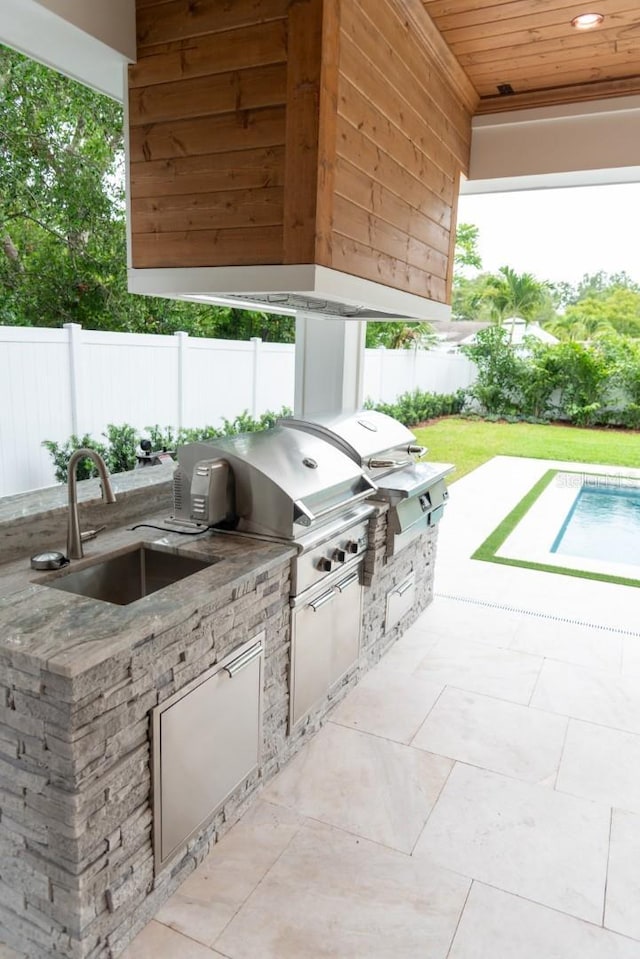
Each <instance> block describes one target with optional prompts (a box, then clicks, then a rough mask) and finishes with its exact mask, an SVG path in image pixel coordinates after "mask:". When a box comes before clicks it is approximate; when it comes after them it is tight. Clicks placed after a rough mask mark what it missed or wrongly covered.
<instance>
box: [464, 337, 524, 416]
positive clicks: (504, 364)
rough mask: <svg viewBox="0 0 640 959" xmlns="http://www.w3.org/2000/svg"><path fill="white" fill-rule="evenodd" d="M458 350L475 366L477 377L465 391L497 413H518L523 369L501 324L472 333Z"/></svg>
mask: <svg viewBox="0 0 640 959" xmlns="http://www.w3.org/2000/svg"><path fill="white" fill-rule="evenodd" d="M462 352H463V353H464V354H465V356H468V357H469V359H470V360H471V361H472V362H473V363H475V365H476V367H477V370H478V378H477V380H476V382H475V383H474V384H473V386H471V387H470V388H469V391H468V392H469V395H470V396H471V397H473V399H475V400H477V402H478V403H479V405H480V408H481V409H482V410H483V411H485V412H486V413H491V414H493V415H497V416H505V415H507V416H508V415H511V414H513V413H518V412H519V410H520V407H521V405H522V399H521V390H520V387H521V384H522V381H523V379H524V377H525V371H524V368H523V360H522V359H521V358H520V357H519V356H518V354H517V352H516V350H515V349H514V348H513V346H512V345H511V344H510V343H509V334H508V333H507V331H506V330H505V329H503V327H501V326H488V327H487V328H486V329H484V330H480V332H479V333H478V334H477V335H476V342H475V343H472V344H470V345H469V346H463V347H462Z"/></svg>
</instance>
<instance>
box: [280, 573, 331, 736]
mask: <svg viewBox="0 0 640 959" xmlns="http://www.w3.org/2000/svg"><path fill="white" fill-rule="evenodd" d="M336 599H337V593H336V591H335V590H334V589H333V588H331V589H329V590H326V591H325V592H324V593H321V594H320V595H319V596H317V597H316V598H315V599H312V600H311V602H309V603H306V604H305V605H304V606H300V607H299V608H298V609H296V610H295V612H294V614H293V618H292V629H293V634H292V643H291V691H290V695H291V705H290V725H291V726H295V724H296V723H297V722H299V721H300V720H301V719H302V717H303V716H305V715H306V714H307V713H308V712H309V710H310V709H311V707H312V706H313V705H315V703H317V702H318V701H319V700H320V699H322V698H323V697H324V695H325V694H326V692H327V688H328V686H329V673H330V668H331V667H330V663H331V642H330V636H331V627H332V620H333V610H332V607H333V604H334V603H335V601H336Z"/></svg>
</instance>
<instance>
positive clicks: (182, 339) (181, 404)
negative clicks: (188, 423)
mask: <svg viewBox="0 0 640 959" xmlns="http://www.w3.org/2000/svg"><path fill="white" fill-rule="evenodd" d="M173 335H174V336H177V337H178V357H177V359H178V423H177V427H178V429H179V430H181V429H182V427H183V426H184V409H185V395H184V392H185V388H186V382H187V376H186V371H187V349H188V348H189V334H188V333H184V332H183V331H182V330H179V331H177V332H176V333H174V334H173Z"/></svg>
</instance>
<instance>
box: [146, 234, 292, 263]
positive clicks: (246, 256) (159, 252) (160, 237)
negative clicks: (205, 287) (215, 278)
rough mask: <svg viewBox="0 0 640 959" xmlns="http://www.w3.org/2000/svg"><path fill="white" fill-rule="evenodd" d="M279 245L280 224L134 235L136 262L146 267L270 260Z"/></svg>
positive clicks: (280, 245)
mask: <svg viewBox="0 0 640 959" xmlns="http://www.w3.org/2000/svg"><path fill="white" fill-rule="evenodd" d="M281 249H282V226H263V227H255V228H253V229H251V228H249V229H247V228H245V227H239V228H237V229H231V230H197V231H190V232H185V231H184V230H181V231H180V232H178V233H142V234H140V235H138V236H136V237H134V251H135V255H136V263H135V265H136V266H137V267H138V268H140V269H145V268H147V267H182V266H229V264H230V263H232V264H233V265H235V266H252V265H255V264H268V263H273V257H274V251H275V250H281Z"/></svg>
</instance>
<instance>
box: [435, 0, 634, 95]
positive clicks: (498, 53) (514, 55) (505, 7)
mask: <svg viewBox="0 0 640 959" xmlns="http://www.w3.org/2000/svg"><path fill="white" fill-rule="evenodd" d="M423 4H424V7H425V9H426V11H427V13H428V14H429V15H430V16H431V18H432V19H433V21H434V22H435V24H436V26H437V27H438V29H439V31H440V33H441V34H442V36H443V37H444V39H445V40H446V42H447V44H448V45H449V48H450V49H451V51H452V52H453V54H454V55H455V57H456V58H457V60H458V61H459V63H460V65H461V66H462V67H463V69H464V70H465V71H466V73H467V76H468V77H469V79H470V80H471V82H472V84H473V85H474V87H475V88H476V90H477V92H478V94H479V96H480V104H479V106H478V108H477V112H478V113H492V112H496V111H499V110H514V109H520V108H523V107H528V106H543V105H548V104H559V103H575V102H578V101H583V100H592V99H600V98H602V97H610V96H621V95H625V94H633V93H640V2H639V0H584V2H582V3H577V2H576V0H516V2H510V3H501V2H497V0H423ZM594 12H595V13H600V14H602V15H603V16H604V20H603V22H602V23H601V24H600V25H599V26H597V27H595V28H594V29H591V30H577V29H576V28H575V27H573V26H572V25H571V20H572V19H573V18H574V17H576V16H577V15H578V14H581V13H594ZM503 85H509V86H510V87H511V89H512V90H513V93H509V92H507V93H502V94H501V93H500V92H499V90H498V87H499V86H503Z"/></svg>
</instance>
